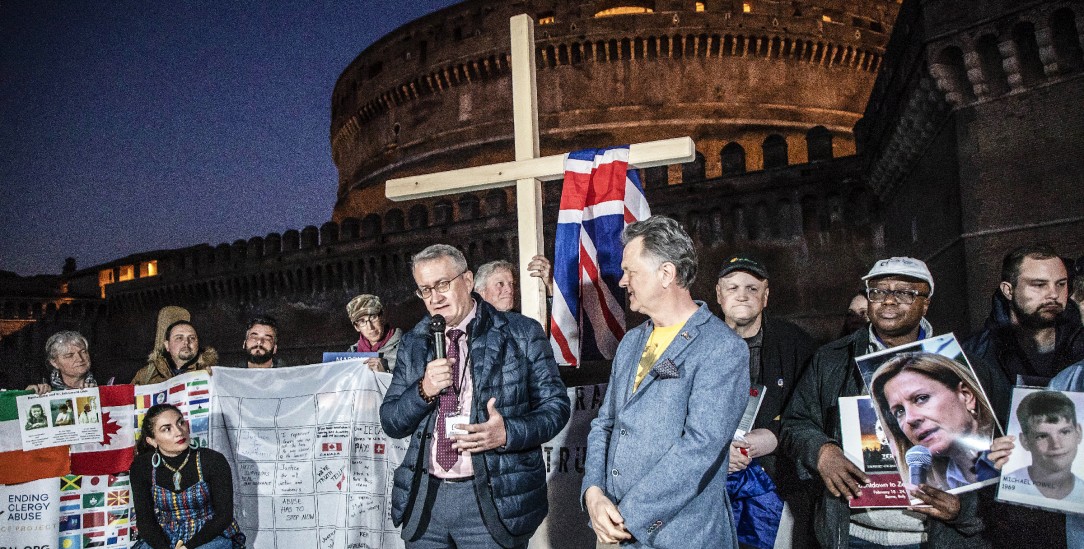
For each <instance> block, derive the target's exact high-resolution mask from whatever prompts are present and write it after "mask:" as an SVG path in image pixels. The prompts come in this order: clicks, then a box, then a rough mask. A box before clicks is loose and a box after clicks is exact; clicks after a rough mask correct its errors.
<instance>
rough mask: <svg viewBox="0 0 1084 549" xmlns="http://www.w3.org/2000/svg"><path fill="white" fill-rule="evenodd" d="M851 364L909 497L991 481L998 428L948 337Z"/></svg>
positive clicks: (957, 348) (962, 489) (972, 374)
mask: <svg viewBox="0 0 1084 549" xmlns="http://www.w3.org/2000/svg"><path fill="white" fill-rule="evenodd" d="M856 361H857V362H858V368H859V370H861V372H862V379H863V380H864V381H865V382H866V387H867V388H868V389H869V393H870V396H871V397H872V399H873V402H874V408H875V410H876V412H877V416H878V419H879V420H880V422H881V425H883V426H884V428H885V435H886V436H887V438H888V440H889V446H890V447H891V449H892V454H893V456H894V457H895V458H896V463H897V466H898V468H899V471H900V475H901V476H902V478H903V481H904V483H905V484H906V485H907V487H908V489H909V490H914V489H915V488H916V487H917V485H918V484H926V485H929V486H932V487H933V488H937V489H939V490H944V491H946V492H949V493H953V494H955V493H960V492H967V491H971V490H977V489H978V488H981V487H982V486H986V485H989V484H993V483H995V482H997V477H998V475H999V473H1000V472H999V471H998V470H997V469H996V468H995V467H994V465H993V462H991V461H990V460H989V459H988V458H987V454H989V451H990V445H991V443H992V442H993V438H994V437H995V436H997V433H998V432H999V431H1000V427H999V426H998V425H997V419H996V418H995V417H994V413H993V409H992V408H991V406H990V402H989V400H988V399H987V398H986V393H985V392H984V391H983V389H982V386H981V384H980V383H979V381H978V378H977V377H976V376H975V372H974V370H972V368H971V365H970V364H968V362H967V358H966V357H965V356H964V353H963V350H962V349H961V348H960V345H959V344H958V343H957V342H956V338H955V337H954V336H953V335H952V334H947V335H943V336H939V337H935V338H930V339H925V340H922V341H918V342H915V343H911V344H908V345H902V346H899V347H894V348H892V349H888V350H885V351H881V352H877V353H872V354H868V355H864V356H860V357H858V358H857V359H856ZM918 501H919V500H912V502H915V503H917V502H918Z"/></svg>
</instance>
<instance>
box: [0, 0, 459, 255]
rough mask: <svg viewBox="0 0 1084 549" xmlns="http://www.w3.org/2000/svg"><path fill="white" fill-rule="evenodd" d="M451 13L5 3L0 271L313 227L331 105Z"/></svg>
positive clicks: (433, 1)
mask: <svg viewBox="0 0 1084 549" xmlns="http://www.w3.org/2000/svg"><path fill="white" fill-rule="evenodd" d="M453 3H455V2H454V0H424V1H416V2H405V1H404V2H400V1H386V2H380V1H376V0H352V1H339V2H332V1H326V0H312V1H309V0H297V1H275V0H272V1H268V2H233V1H223V0H217V1H204V0H201V1H182V2H148V1H117V0H110V1H106V2H102V1H89V0H63V1H62V0H16V1H13V0H0V189H3V191H2V196H0V270H8V271H15V272H17V273H19V274H24V275H28V274H38V273H53V274H59V272H60V268H61V265H62V264H63V262H64V258H65V257H68V256H73V257H75V258H76V260H77V262H78V266H79V268H84V267H89V266H92V265H96V264H98V263H103V262H106V261H110V260H112V259H117V258H120V257H123V256H125V255H128V254H132V253H136V252H142V251H149V250H156V249H166V248H179V247H184V246H190V245H194V244H200V243H203V242H206V243H209V244H212V245H214V244H218V243H220V242H232V241H233V240H236V239H238V238H244V239H247V238H249V237H252V236H257V235H259V236H262V235H265V234H267V233H269V232H281V231H284V230H286V229H291V228H296V229H300V228H301V227H304V226H305V225H319V224H320V223H323V222H324V221H327V220H328V219H329V218H330V217H331V209H332V205H333V203H334V198H335V190H336V181H337V175H336V171H335V166H334V164H333V163H332V161H331V152H330V146H329V143H328V132H329V119H330V114H331V107H330V103H331V92H332V88H333V86H334V85H335V80H336V79H337V78H338V77H339V74H340V73H341V72H342V70H343V69H344V68H346V66H347V64H349V63H350V61H352V60H353V59H354V58H355V57H356V56H357V55H358V54H359V53H361V51H362V50H363V49H364V48H365V47H366V46H368V45H369V44H371V43H372V42H373V41H375V40H376V39H378V38H380V37H381V36H383V35H384V34H386V33H388V32H390V31H391V30H393V29H395V28H396V27H398V26H399V25H402V24H403V23H406V22H408V21H410V20H413V19H416V18H418V17H420V16H422V15H425V14H427V13H430V12H432V11H435V10H436V9H439V8H441V7H444V6H446V5H450V4H453Z"/></svg>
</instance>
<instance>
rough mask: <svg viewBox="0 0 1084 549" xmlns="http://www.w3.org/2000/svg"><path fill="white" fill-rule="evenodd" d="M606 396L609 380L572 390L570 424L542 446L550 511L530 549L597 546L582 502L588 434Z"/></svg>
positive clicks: (532, 537) (533, 537)
mask: <svg viewBox="0 0 1084 549" xmlns="http://www.w3.org/2000/svg"><path fill="white" fill-rule="evenodd" d="M605 395H606V384H605V383H603V384H599V385H585V386H583V387H571V388H569V389H568V400H569V401H570V402H571V403H572V415H571V417H569V418H568V424H566V425H565V428H564V429H562V430H561V432H560V433H557V436H555V437H553V440H551V441H549V442H547V443H546V444H543V445H542V457H543V458H544V459H545V460H546V483H547V490H548V492H549V502H550V512H549V514H548V515H546V520H544V521H542V525H541V526H539V527H538V530H536V531H535V534H534V536H531V542H530V547H529V549H580V548H582V547H594V546H595V532H594V530H591V527H590V526H588V525H587V521H588V519H589V517H588V516H587V512H586V511H584V510H583V509H582V508H581V507H580V504H579V501H580V487H581V485H582V484H583V474H584V467H585V465H586V464H587V435H588V433H590V432H591V421H593V420H594V419H595V418H596V417H598V409H599V407H600V406H602V398H603V397H604V396H605Z"/></svg>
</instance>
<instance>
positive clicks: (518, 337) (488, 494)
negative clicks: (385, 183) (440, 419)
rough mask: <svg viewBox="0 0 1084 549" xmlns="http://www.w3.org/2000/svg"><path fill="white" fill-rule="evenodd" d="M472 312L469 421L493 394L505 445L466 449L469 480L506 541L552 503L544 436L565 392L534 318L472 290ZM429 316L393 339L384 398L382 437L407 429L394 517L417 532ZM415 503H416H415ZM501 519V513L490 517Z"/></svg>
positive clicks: (558, 424) (518, 536) (553, 431)
mask: <svg viewBox="0 0 1084 549" xmlns="http://www.w3.org/2000/svg"><path fill="white" fill-rule="evenodd" d="M473 297H474V301H475V303H477V305H478V311H477V316H476V317H475V319H474V320H473V321H472V322H471V324H470V325H469V326H468V329H467V331H468V333H469V339H468V345H469V347H470V358H471V364H472V367H471V368H472V369H471V372H472V379H473V389H474V397H473V400H472V405H471V423H484V422H485V421H486V420H487V419H488V417H489V414H488V413H487V411H486V403H487V402H488V401H489V399H490V398H496V399H497V402H496V408H497V411H498V412H500V414H501V415H502V416H503V417H504V423H505V430H506V433H507V441H506V443H505V446H504V448H502V449H497V450H490V451H488V452H483V453H481V454H474V455H472V456H471V460H472V464H473V465H474V474H475V478H474V489H475V493H476V494H477V496H478V498H477V499H478V503H479V505H480V507H481V512H482V515H483V518H484V519H485V524H486V527H487V528H488V529H489V531H490V534H491V535H492V536H493V539H494V540H496V541H497V542H498V543H500V544H501V545H503V546H514V545H518V544H522V543H525V542H526V541H527V539H528V538H530V536H531V534H533V533H534V531H535V529H536V528H538V525H539V524H541V523H542V519H543V518H545V516H546V513H547V512H548V509H549V507H548V500H547V496H546V468H545V465H544V463H543V460H542V444H543V443H545V442H546V441H548V440H550V439H552V438H553V437H554V436H556V435H557V433H558V432H560V431H561V429H562V428H563V427H564V426H565V424H566V423H567V422H568V418H569V399H568V392H567V391H566V389H565V385H564V383H563V382H562V381H561V377H560V375H559V373H558V371H557V363H556V362H555V361H554V359H553V351H552V349H551V347H550V343H549V341H548V339H547V338H546V335H545V333H544V332H543V331H542V326H541V325H539V324H538V322H536V321H534V320H532V319H530V318H527V317H525V316H523V315H520V314H518V313H513V312H507V313H502V312H499V311H497V310H496V309H494V308H493V307H492V306H491V305H489V304H488V303H486V302H485V301H484V300H482V298H481V297H480V296H478V295H477V294H473ZM428 326H429V317H428V316H426V317H425V318H424V319H422V321H421V322H419V323H418V324H417V325H416V326H415V327H414V328H413V329H412V330H411V331H410V332H408V333H406V334H404V335H403V338H402V341H401V343H400V345H399V353H398V356H397V360H396V363H397V365H396V367H395V370H394V371H393V373H392V382H391V386H390V387H389V388H388V392H387V393H386V394H385V396H384V402H383V404H382V405H381V406H380V423H381V425H382V426H383V428H384V431H385V432H386V433H387V434H388V436H390V437H393V438H403V437H410V446H409V447H408V448H407V453H406V457H405V458H404V459H403V463H402V465H401V466H400V467H399V469H397V470H396V471H395V487H394V489H393V491H392V520H393V521H394V522H395V524H396V525H402V529H403V538H404V539H412V538H414V537H415V535H416V534H419V533H420V532H419V531H418V526H419V521H420V520H421V517H422V516H423V515H428V512H427V511H428V509H424V508H423V507H424V506H425V505H426V503H424V502H426V501H427V499H431V498H427V497H426V495H427V492H428V485H429V475H428V468H429V459H428V456H429V453H430V444H431V443H432V440H433V426H434V424H435V423H436V417H437V413H436V412H437V405H436V403H433V404H426V403H425V401H424V400H422V398H421V396H419V394H418V383H420V381H421V378H422V376H423V375H424V373H425V365H426V364H428V363H429V361H431V360H433V358H434V354H433V349H432V344H431V336H430V335H429V330H428ZM420 502H421V503H420ZM493 519H497V520H493Z"/></svg>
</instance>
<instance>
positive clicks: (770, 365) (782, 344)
mask: <svg viewBox="0 0 1084 549" xmlns="http://www.w3.org/2000/svg"><path fill="white" fill-rule="evenodd" d="M761 332H762V334H763V340H762V341H761V344H760V345H761V347H760V379H761V383H763V384H764V393H765V394H764V400H763V401H762V402H761V404H760V411H759V412H757V417H756V420H755V421H754V422H753V428H754V429H768V430H770V431H771V432H772V433H773V434H775V436H776V438H777V439H778V438H779V427H780V425H782V414H783V410H784V409H785V408H786V406H787V403H788V402H790V398H791V395H792V394H793V393H794V387H795V385H796V384H797V382H798V378H799V377H800V376H801V374H802V371H803V370H805V367H806V364H808V363H809V359H810V358H811V357H812V356H813V352H814V351H816V350H817V346H816V344H815V343H814V342H813V339H812V338H811V337H809V335H808V334H806V333H805V332H804V331H802V329H801V328H799V327H798V326H796V325H794V324H792V323H790V322H787V321H786V320H782V319H779V318H774V317H771V316H768V315H767V314H765V315H764V319H763V324H762V328H761ZM757 461H758V462H759V463H760V465H761V466H762V467H764V470H765V471H767V472H768V475H769V476H771V477H772V480H774V481H775V483H776V485H777V486H778V488H779V491H780V493H786V492H787V491H788V490H789V489H790V488H791V487H792V484H793V482H794V481H795V480H797V479H796V476H795V474H794V462H793V461H792V460H791V459H789V457H788V456H787V455H786V454H784V453H782V452H781V447H780V450H776V451H775V452H774V453H772V454H770V455H767V456H762V457H760V458H757Z"/></svg>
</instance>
